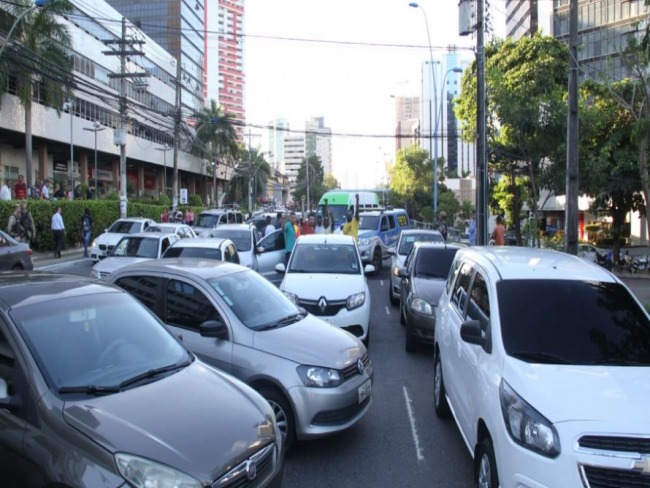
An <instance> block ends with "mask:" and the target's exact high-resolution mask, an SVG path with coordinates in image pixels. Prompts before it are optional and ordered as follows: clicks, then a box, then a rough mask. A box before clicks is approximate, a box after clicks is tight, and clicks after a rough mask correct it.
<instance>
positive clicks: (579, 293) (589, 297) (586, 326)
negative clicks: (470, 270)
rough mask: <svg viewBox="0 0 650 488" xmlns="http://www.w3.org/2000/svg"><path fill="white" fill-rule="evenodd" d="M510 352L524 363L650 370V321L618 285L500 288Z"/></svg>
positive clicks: (517, 283)
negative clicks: (645, 367) (642, 368)
mask: <svg viewBox="0 0 650 488" xmlns="http://www.w3.org/2000/svg"><path fill="white" fill-rule="evenodd" d="M497 293H498V297H499V315H500V319H501V333H502V336H503V343H504V346H505V349H506V352H507V353H508V354H509V355H511V356H514V357H518V358H520V359H522V360H523V361H529V362H539V361H543V362H550V363H559V364H576V365H621V366H624V365H633V366H650V321H649V320H648V316H647V314H646V313H645V311H644V310H643V309H642V308H641V307H640V306H639V305H638V304H637V302H636V301H635V300H634V297H633V296H632V295H631V294H630V292H629V291H628V290H627V289H626V288H625V287H624V286H622V285H620V284H618V283H600V282H588V281H579V280H502V281H500V282H498V283H497Z"/></svg>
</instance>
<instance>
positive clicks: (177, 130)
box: [172, 55, 216, 208]
mask: <svg viewBox="0 0 650 488" xmlns="http://www.w3.org/2000/svg"><path fill="white" fill-rule="evenodd" d="M181 72H182V68H181V60H180V55H179V59H178V60H177V61H176V113H175V114H174V183H173V185H172V192H173V194H172V203H173V205H174V208H176V206H177V205H178V191H179V190H178V148H179V146H180V142H181V140H180V139H181V91H182V90H183V86H182V85H181ZM215 171H216V167H215Z"/></svg>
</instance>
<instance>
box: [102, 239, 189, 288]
mask: <svg viewBox="0 0 650 488" xmlns="http://www.w3.org/2000/svg"><path fill="white" fill-rule="evenodd" d="M179 240H181V238H180V237H178V236H177V235H176V234H162V233H159V232H139V233H137V234H129V235H126V236H124V237H122V239H120V241H119V242H118V243H117V244H116V245H115V247H114V248H113V250H112V251H111V254H110V256H108V257H107V258H106V259H103V260H102V261H101V262H99V263H97V264H95V265H94V266H93V269H92V275H93V276H95V277H96V278H106V277H107V276H108V275H109V274H111V273H113V272H115V271H117V270H118V269H120V268H123V267H124V266H128V265H129V264H133V263H138V262H140V261H148V260H150V259H160V258H161V257H162V255H163V254H164V253H165V251H166V250H167V248H169V247H170V246H171V245H172V244H174V243H175V242H176V241H179Z"/></svg>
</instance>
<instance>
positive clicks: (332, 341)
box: [253, 314, 366, 369]
mask: <svg viewBox="0 0 650 488" xmlns="http://www.w3.org/2000/svg"><path fill="white" fill-rule="evenodd" d="M253 343H254V347H255V349H259V350H261V351H265V352H267V353H269V354H273V355H274V356H279V357H283V358H285V359H288V360H290V361H293V362H295V363H296V364H309V365H311V366H323V367H327V368H336V369H342V368H344V367H345V366H348V365H349V364H350V363H351V362H355V361H356V360H357V359H359V358H360V357H361V356H363V355H364V354H365V352H366V351H365V346H364V345H363V344H362V343H361V341H360V340H359V339H357V338H356V337H354V336H353V335H352V334H350V333H348V332H346V331H344V330H343V329H341V328H339V327H337V326H334V325H330V324H328V323H327V322H324V321H322V320H321V319H319V318H318V317H314V316H313V315H311V314H307V316H306V317H305V318H304V319H302V320H301V321H299V322H296V323H294V324H291V325H288V326H286V327H281V328H278V329H270V330H266V331H260V332H256V333H255V336H254V338H253Z"/></svg>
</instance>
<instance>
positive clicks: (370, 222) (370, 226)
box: [359, 214, 379, 230]
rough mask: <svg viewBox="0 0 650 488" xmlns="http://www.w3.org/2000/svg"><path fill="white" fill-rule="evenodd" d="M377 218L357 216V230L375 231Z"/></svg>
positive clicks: (374, 216) (373, 216) (375, 216)
mask: <svg viewBox="0 0 650 488" xmlns="http://www.w3.org/2000/svg"><path fill="white" fill-rule="evenodd" d="M378 222H379V216H377V215H364V214H361V215H359V230H377V227H378Z"/></svg>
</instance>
